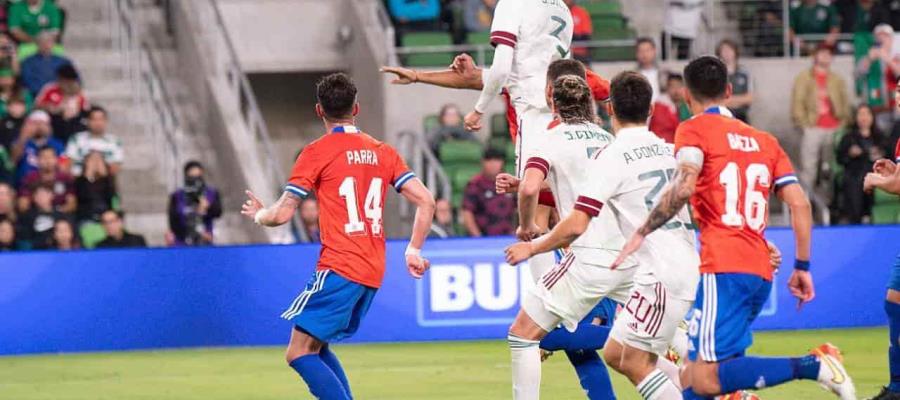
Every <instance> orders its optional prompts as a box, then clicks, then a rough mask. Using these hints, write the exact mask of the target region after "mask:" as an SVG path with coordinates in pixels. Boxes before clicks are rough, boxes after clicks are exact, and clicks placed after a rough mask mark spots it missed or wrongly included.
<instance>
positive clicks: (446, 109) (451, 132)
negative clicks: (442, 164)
mask: <svg viewBox="0 0 900 400" xmlns="http://www.w3.org/2000/svg"><path fill="white" fill-rule="evenodd" d="M447 140H471V141H478V138H476V137H475V135H474V134H473V133H472V132H469V131H467V130H466V129H465V128H463V117H462V112H461V111H460V110H459V107H457V106H456V104H445V105H444V106H443V107H441V113H440V115H439V116H438V126H437V128H436V129H435V130H434V131H432V132H429V133H428V145H429V147H431V151H433V152H434V154H435V155H440V154H441V153H440V149H441V144H442V143H444V142H445V141H447Z"/></svg>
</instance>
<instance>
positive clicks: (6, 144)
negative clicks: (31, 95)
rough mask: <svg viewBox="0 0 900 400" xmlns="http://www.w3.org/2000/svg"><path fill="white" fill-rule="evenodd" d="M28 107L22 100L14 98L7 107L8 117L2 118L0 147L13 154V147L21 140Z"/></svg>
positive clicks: (0, 121) (0, 122)
mask: <svg viewBox="0 0 900 400" xmlns="http://www.w3.org/2000/svg"><path fill="white" fill-rule="evenodd" d="M28 112H29V111H28V106H27V105H26V104H25V100H23V99H21V98H12V99H10V101H9V103H8V104H7V105H6V115H5V116H4V117H3V118H0V146H3V148H5V149H7V150H8V151H9V152H12V145H13V142H15V141H16V139H18V138H19V132H21V131H22V125H23V124H24V123H25V116H26V115H28Z"/></svg>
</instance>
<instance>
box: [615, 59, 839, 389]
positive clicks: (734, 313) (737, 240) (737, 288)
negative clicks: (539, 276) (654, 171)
mask: <svg viewBox="0 0 900 400" xmlns="http://www.w3.org/2000/svg"><path fill="white" fill-rule="evenodd" d="M684 77H685V81H686V83H687V87H688V91H687V93H686V95H687V96H686V97H687V101H688V104H689V105H690V108H691V111H692V112H693V114H694V117H693V118H691V119H690V120H688V121H686V122H684V123H682V124H681V125H680V126H679V127H678V130H677V132H676V134H675V150H676V157H677V160H678V169H677V171H676V173H675V175H674V178H673V180H672V182H671V183H670V184H669V185H668V187H667V188H666V190H665V192H664V193H663V194H662V197H661V199H660V201H659V203H658V204H657V205H656V206H655V207H654V208H653V210H652V211H651V213H650V215H649V217H648V218H647V220H646V222H645V223H643V225H642V226H641V227H640V228H639V229H638V230H637V231H636V232H635V233H634V235H633V236H632V237H631V239H629V241H628V242H627V243H626V245H625V247H624V248H623V250H622V253H621V254H620V256H619V260H617V262H621V261H624V260H625V259H626V257H628V256H629V255H631V254H632V253H634V252H635V251H637V250H638V249H639V248H640V247H641V244H642V243H643V242H644V239H645V238H646V237H647V236H648V235H651V234H652V233H653V232H654V231H656V230H657V229H659V228H661V227H664V226H665V225H666V224H668V223H669V222H670V220H671V219H672V217H674V216H675V215H676V214H677V213H678V212H679V211H680V210H682V209H683V207H684V206H685V205H686V204H687V203H688V201H690V202H691V205H692V206H693V209H694V216H695V218H696V220H697V221H698V224H699V227H700V232H701V234H700V242H701V253H700V257H701V266H700V272H701V282H700V285H699V287H698V289H697V296H696V302H695V305H694V310H693V313H692V315H690V327H689V332H690V334H691V349H690V350H691V351H690V354H689V359H690V362H689V363H688V364H687V365H686V370H685V372H684V374H683V378H684V379H682V385H683V386H684V388H685V390H684V392H683V395H684V398H685V399H686V400H694V399H708V398H712V397H714V396H716V395H718V394H720V393H729V392H733V391H736V390H740V389H754V388H756V389H758V388H762V387H768V386H774V385H778V384H781V383H784V382H787V381H791V380H795V379H809V380H817V381H818V382H819V383H820V384H821V385H822V386H823V387H825V388H827V389H829V390H831V391H832V392H834V393H835V394H837V395H838V396H839V397H840V398H841V399H844V400H853V399H856V395H855V389H854V387H853V382H852V380H851V379H850V376H849V375H847V371H846V370H845V369H844V367H843V365H842V364H841V356H840V353H839V351H838V350H837V348H835V347H834V346H831V345H829V344H825V345H822V346H820V347H818V348H816V349H814V350H813V351H812V353H811V354H810V355H808V356H805V357H795V358H787V357H785V358H761V357H750V356H746V355H745V351H746V349H747V348H748V347H749V346H750V344H751V342H752V334H751V331H750V324H751V323H752V322H753V320H755V319H756V317H757V316H758V314H759V312H760V311H761V309H762V306H763V304H764V303H765V301H766V299H768V297H769V293H770V292H771V288H772V269H771V268H770V264H769V256H768V253H769V250H768V248H767V246H766V240H765V236H764V233H765V228H766V223H767V218H768V196H769V193H770V192H772V191H774V192H775V194H776V195H777V196H778V197H779V198H780V199H781V200H782V201H783V202H784V203H785V204H787V206H788V207H789V208H790V210H791V226H792V227H793V229H794V235H795V239H796V252H797V253H796V262H795V266H794V271H793V273H792V275H791V277H790V280H789V281H788V287H789V289H790V291H791V294H793V295H794V296H796V297H797V298H798V299H799V300H800V304H801V305H802V304H803V303H806V302H809V301H810V300H812V299H813V297H814V296H815V294H814V289H813V283H812V276H811V275H810V273H809V266H810V263H809V259H810V258H809V257H810V237H811V229H812V215H811V212H810V206H809V200H808V199H807V197H806V194H805V193H804V191H803V189H802V188H801V187H800V185H799V184H798V183H799V182H798V180H797V177H796V176H795V175H794V170H793V167H792V166H791V163H790V160H789V159H788V157H787V155H786V154H785V153H784V150H782V148H781V146H780V145H779V144H778V141H777V140H776V139H775V138H774V137H773V136H772V135H770V134H768V133H765V132H762V131H759V130H756V129H754V128H753V127H751V126H749V125H747V124H744V123H743V122H741V121H739V120H737V119H735V118H733V117H732V114H731V113H730V112H729V111H728V109H726V108H725V107H723V106H721V104H722V103H723V102H724V101H725V100H726V99H728V97H729V96H730V95H731V85H730V84H729V83H728V72H727V69H726V67H725V65H724V64H723V63H722V61H720V60H719V59H717V58H714V57H700V58H698V59H695V60H694V61H691V63H690V64H688V66H687V67H685V69H684Z"/></svg>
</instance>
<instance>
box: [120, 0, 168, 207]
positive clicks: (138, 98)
mask: <svg viewBox="0 0 900 400" xmlns="http://www.w3.org/2000/svg"><path fill="white" fill-rule="evenodd" d="M109 4H110V11H111V22H112V23H111V24H110V27H111V32H110V34H111V36H112V38H113V41H114V43H115V45H116V46H117V47H118V49H119V51H120V53H121V55H122V63H123V69H124V73H125V76H126V78H127V79H128V81H129V84H130V88H131V95H132V101H133V102H134V109H135V110H138V112H137V113H136V115H135V116H132V117H131V118H129V124H130V125H131V128H132V129H137V127H138V126H140V127H142V128H143V130H144V131H145V136H146V137H147V138H149V139H150V140H152V142H153V143H154V150H155V151H154V154H156V155H157V157H158V158H157V160H156V161H157V162H158V165H159V167H158V168H156V171H157V172H158V173H159V178H160V180H161V181H162V182H164V183H165V184H166V185H167V187H168V189H170V190H174V189H175V188H176V187H177V186H178V182H179V181H180V176H181V175H180V169H181V165H180V164H181V154H180V149H181V146H180V145H181V139H182V137H183V136H182V135H183V131H182V128H181V122H180V121H179V119H178V115H177V114H176V113H175V110H174V109H173V108H172V101H171V100H172V96H170V94H169V93H168V91H167V89H166V86H165V85H164V84H163V80H162V78H161V76H162V75H161V74H160V68H159V66H158V65H157V63H156V60H155V59H154V58H153V54H152V52H151V51H150V47H149V45H148V44H147V43H145V42H143V41H141V39H140V32H139V30H138V28H137V26H136V20H135V11H134V2H133V0H111V1H110V3H109ZM137 122H141V123H140V124H137Z"/></svg>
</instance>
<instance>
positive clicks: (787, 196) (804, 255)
mask: <svg viewBox="0 0 900 400" xmlns="http://www.w3.org/2000/svg"><path fill="white" fill-rule="evenodd" d="M776 194H777V195H778V198H779V199H780V200H781V201H782V202H784V204H785V205H787V206H788V208H789V209H790V210H791V227H792V228H793V229H794V240H795V241H796V255H795V260H796V261H795V264H794V272H793V273H792V274H791V278H790V279H789V280H788V288H789V289H790V291H791V294H792V295H794V297H796V298H797V299H798V300H799V301H800V303H799V305H798V306H802V305H803V304H804V303H808V302H809V301H811V300H812V299H813V298H814V297H815V296H816V291H815V287H814V286H813V281H812V275H810V273H809V257H810V242H811V239H812V225H813V218H812V206H810V204H809V198H808V197H807V196H806V192H804V191H803V188H802V187H800V185H798V184H791V185H787V186H785V187H783V188H781V189H780V190H778V192H777V193H776Z"/></svg>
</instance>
